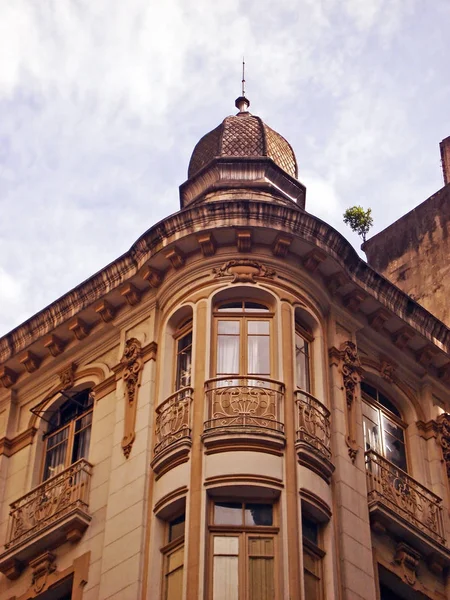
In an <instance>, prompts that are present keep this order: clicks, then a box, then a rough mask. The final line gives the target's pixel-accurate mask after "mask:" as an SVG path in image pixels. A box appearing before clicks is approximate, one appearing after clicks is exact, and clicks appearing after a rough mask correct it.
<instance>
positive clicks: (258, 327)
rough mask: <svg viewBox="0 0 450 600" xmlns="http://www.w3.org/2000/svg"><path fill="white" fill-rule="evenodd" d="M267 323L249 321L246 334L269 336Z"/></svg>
mask: <svg viewBox="0 0 450 600" xmlns="http://www.w3.org/2000/svg"><path fill="white" fill-rule="evenodd" d="M269 329H270V324H269V321H249V322H248V332H249V333H250V334H258V335H269V333H270V331H269Z"/></svg>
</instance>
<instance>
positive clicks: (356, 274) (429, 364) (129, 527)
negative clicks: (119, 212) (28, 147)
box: [0, 97, 450, 600]
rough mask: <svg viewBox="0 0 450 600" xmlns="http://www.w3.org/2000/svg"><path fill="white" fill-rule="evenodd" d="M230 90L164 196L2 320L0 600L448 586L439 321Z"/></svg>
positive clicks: (446, 376) (357, 593)
mask: <svg viewBox="0 0 450 600" xmlns="http://www.w3.org/2000/svg"><path fill="white" fill-rule="evenodd" d="M236 106H237V108H238V110H239V112H238V114H237V115H236V116H230V117H227V118H226V119H225V120H224V121H223V122H222V123H221V124H220V125H219V126H218V127H217V128H216V129H214V130H213V131H211V132H210V133H208V134H207V135H205V136H204V137H203V138H202V139H201V140H200V141H199V142H198V144H197V146H196V147H195V149H194V152H193V155H192V158H191V161H190V164H189V172H188V179H187V181H186V182H185V183H184V184H183V185H181V187H180V202H181V210H180V211H179V212H177V213H175V214H173V215H171V216H169V217H167V218H166V219H164V220H163V221H161V222H160V223H157V224H156V225H154V226H153V227H151V228H150V229H149V230H148V231H147V232H145V233H144V234H143V235H142V236H141V237H140V238H139V239H138V240H137V241H136V242H135V243H134V244H133V246H132V247H131V249H130V250H129V251H128V252H127V253H126V254H124V255H123V256H121V257H119V258H118V259H117V260H115V261H114V262H113V263H111V264H110V265H108V266H107V267H105V268H104V269H103V270H102V271H101V272H99V273H97V274H95V275H93V276H92V277H91V278H90V279H89V280H87V281H85V282H84V283H82V284H81V285H79V286H78V287H77V288H75V289H74V290H72V291H70V292H68V293H67V294H66V295H65V296H63V297H62V298H60V299H59V300H57V301H56V302H54V303H53V304H52V305H50V306H49V307H47V308H45V309H44V310H42V311H41V312H40V313H38V314H36V315H35V316H34V317H32V318H31V319H29V320H28V321H27V322H25V323H24V324H23V325H20V326H19V327H17V328H16V329H14V330H13V331H12V332H11V333H9V334H8V335H6V336H4V337H3V338H1V339H0V366H1V370H0V381H1V384H2V386H1V389H0V494H1V496H0V502H1V505H0V542H2V543H4V548H3V550H2V553H1V555H0V571H1V573H2V575H1V576H0V599H1V600H6V599H10V598H14V599H15V600H29V599H31V598H39V600H63V599H67V598H72V599H75V600H80V599H81V598H82V599H83V600H97V599H102V600H106V599H120V600H127V599H129V600H136V599H146V598H148V599H151V600H153V599H154V600H160V599H163V600H168V599H169V600H198V599H208V600H209V599H212V600H244V599H245V600H273V599H276V600H282V599H284V600H288V599H290V600H296V599H307V600H334V599H340V600H357V599H364V600H375V599H377V600H389V599H396V598H407V599H409V600H416V599H424V598H429V599H432V600H438V599H444V598H450V584H449V582H448V567H449V565H450V551H449V527H450V523H449V519H448V511H449V507H450V497H449V488H448V479H447V474H448V473H449V472H450V453H449V448H450V417H449V416H448V415H447V412H450V406H449V403H450V397H449V381H450V357H449V350H450V332H449V329H448V327H447V326H446V325H444V323H443V322H442V321H440V320H439V319H438V318H437V317H436V316H434V315H433V314H432V313H431V312H428V311H427V310H426V309H425V308H424V307H423V306H421V305H420V304H419V303H418V302H417V301H416V300H414V298H412V297H411V296H409V295H407V293H405V291H402V290H401V289H399V287H396V285H394V284H393V283H392V282H391V281H389V280H388V279H386V278H385V277H384V276H383V275H382V274H380V273H379V272H378V271H376V270H375V269H374V268H372V267H371V266H369V265H368V264H367V263H365V262H364V261H363V260H361V259H360V258H359V256H358V255H357V253H356V252H355V251H354V249H353V248H352V247H351V246H350V245H349V243H348V242H347V241H346V240H345V239H344V238H343V237H342V236H341V235H340V234H339V233H337V232H336V231H335V230H334V229H332V228H331V227H330V226H328V225H327V224H326V223H324V222H322V221H320V220H319V219H317V218H316V217H314V216H312V215H310V214H309V213H308V212H307V211H306V210H305V197H306V190H305V187H304V186H303V185H302V184H301V183H300V182H299V181H298V179H297V163H296V159H295V155H294V152H293V150H292V148H291V146H290V145H289V144H288V142H287V141H286V140H285V139H284V138H283V137H282V136H280V135H279V134H278V133H276V132H275V131H273V130H272V129H270V128H269V127H268V126H267V125H265V124H264V123H263V122H262V121H261V119H259V118H258V117H255V116H253V115H251V114H250V113H249V112H248V107H249V102H248V100H246V99H245V98H243V97H241V98H238V100H237V101H236ZM446 183H447V185H446V187H445V188H444V189H443V190H441V192H439V193H438V195H440V196H441V197H442V198H444V197H445V198H446V199H447V204H446V206H447V207H448V189H449V183H448V182H446ZM447 225H448V221H447ZM394 227H396V226H395V225H394ZM380 235H381V234H380ZM447 235H448V228H447ZM376 240H377V237H375V238H374V241H372V240H369V241H368V242H367V245H368V253H369V255H370V256H371V262H372V263H374V264H375V265H379V264H380V263H377V262H376V258H377V257H376V253H375V255H374V254H373V253H372V247H373V248H375V246H376V243H377V242H376ZM385 242H386V240H385V241H384V242H383V243H385ZM379 251H380V249H379V248H378V247H377V252H379ZM447 258H448V255H447ZM444 259H445V257H444ZM385 262H387V263H388V262H389V261H385ZM381 270H383V269H381ZM384 272H385V274H386V276H387V277H390V278H392V273H391V272H390V271H388V270H386V269H384ZM404 279H405V280H406V279H407V278H406V277H405V278H404ZM400 280H401V277H400V278H397V279H396V280H395V281H396V283H397V284H398V285H400ZM441 283H442V285H444V286H446V287H447V289H448V285H449V284H448V283H447V282H446V281H442V282H441ZM407 291H410V292H411V289H409V288H408V290H407ZM415 293H416V292H415ZM421 298H422V297H421V296H420V299H421ZM432 308H433V307H431V309H432ZM436 313H437V314H438V316H440V317H441V318H444V316H445V315H447V316H448V312H447V313H444V312H439V313H438V311H436ZM447 322H448V320H447Z"/></svg>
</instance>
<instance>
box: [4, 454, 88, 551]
mask: <svg viewBox="0 0 450 600" xmlns="http://www.w3.org/2000/svg"><path fill="white" fill-rule="evenodd" d="M91 472H92V465H91V464H90V463H88V462H87V460H84V459H81V460H78V461H77V462H76V463H74V464H73V465H71V466H70V467H68V468H67V469H65V470H64V471H61V473H59V474H58V475H55V476H54V477H51V478H50V479H47V481H45V482H44V483H42V484H41V485H39V486H38V487H37V488H35V489H34V490H32V491H31V492H29V493H28V494H25V496H22V498H19V500H16V501H15V502H13V503H12V504H11V511H10V521H9V529H8V537H7V542H6V544H5V548H6V549H11V548H14V547H15V546H17V545H19V544H23V543H25V542H27V541H28V540H30V539H32V538H35V537H37V536H38V535H41V534H42V532H43V530H44V529H48V528H50V527H51V526H53V524H54V523H56V522H57V521H58V522H59V521H60V520H62V519H64V518H65V517H66V516H67V515H68V514H69V513H72V512H74V511H76V510H77V509H81V511H82V512H83V513H88V502H89V484H90V479H91ZM89 518H90V517H89Z"/></svg>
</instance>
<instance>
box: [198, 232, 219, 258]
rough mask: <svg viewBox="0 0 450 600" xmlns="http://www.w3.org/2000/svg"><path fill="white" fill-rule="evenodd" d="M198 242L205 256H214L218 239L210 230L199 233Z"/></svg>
mask: <svg viewBox="0 0 450 600" xmlns="http://www.w3.org/2000/svg"><path fill="white" fill-rule="evenodd" d="M197 242H198V243H199V245H200V249H201V251H202V254H203V256H205V257H206V256H213V255H214V254H215V253H216V240H215V239H214V236H213V234H212V233H211V232H210V231H208V232H206V233H201V234H199V235H197Z"/></svg>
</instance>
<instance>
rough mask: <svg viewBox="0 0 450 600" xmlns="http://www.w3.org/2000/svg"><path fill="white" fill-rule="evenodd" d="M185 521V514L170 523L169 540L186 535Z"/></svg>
mask: <svg viewBox="0 0 450 600" xmlns="http://www.w3.org/2000/svg"><path fill="white" fill-rule="evenodd" d="M185 522H186V516H185V515H184V514H183V515H180V516H179V517H177V518H176V519H173V521H171V522H170V523H169V542H172V541H173V540H175V539H176V538H177V537H180V536H182V535H184V527H185Z"/></svg>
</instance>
